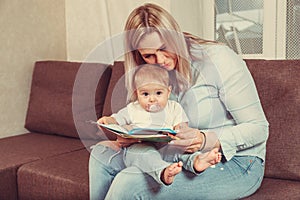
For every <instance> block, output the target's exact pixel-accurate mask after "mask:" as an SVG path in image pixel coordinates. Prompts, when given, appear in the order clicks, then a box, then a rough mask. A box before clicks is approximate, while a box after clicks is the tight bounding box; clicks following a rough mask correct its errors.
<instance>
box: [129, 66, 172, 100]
mask: <svg viewBox="0 0 300 200" xmlns="http://www.w3.org/2000/svg"><path fill="white" fill-rule="evenodd" d="M132 84H133V86H132V88H133V89H134V91H136V90H137V89H138V88H140V87H142V86H144V85H147V84H159V85H162V86H164V87H166V88H168V87H169V86H170V82H169V73H168V71H167V70H166V69H164V68H162V67H160V66H159V65H154V64H144V65H140V66H137V67H136V68H135V71H134V74H133V82H132ZM136 99H137V97H136V94H135V92H133V94H132V98H131V101H135V100H136Z"/></svg>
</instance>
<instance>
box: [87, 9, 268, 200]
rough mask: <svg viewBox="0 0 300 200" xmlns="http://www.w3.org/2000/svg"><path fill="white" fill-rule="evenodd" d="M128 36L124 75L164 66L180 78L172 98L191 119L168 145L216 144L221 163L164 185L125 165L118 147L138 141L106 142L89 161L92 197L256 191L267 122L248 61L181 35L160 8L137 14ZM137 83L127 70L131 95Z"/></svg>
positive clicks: (195, 147) (189, 149)
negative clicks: (140, 68)
mask: <svg viewBox="0 0 300 200" xmlns="http://www.w3.org/2000/svg"><path fill="white" fill-rule="evenodd" d="M125 31H126V33H125V36H126V37H125V48H126V52H127V53H126V55H125V70H126V72H130V71H131V70H132V68H134V67H135V66H138V65H141V64H144V63H148V64H159V65H160V66H161V67H164V68H166V69H167V70H168V71H169V72H170V74H173V75H174V76H173V77H175V80H174V81H173V82H172V88H173V96H172V99H174V100H177V101H178V102H179V103H180V104H181V105H182V106H183V108H184V110H185V111H186V114H187V115H188V117H189V120H190V122H189V127H186V128H183V129H180V130H179V132H178V134H177V136H178V137H179V138H180V140H174V141H172V142H171V143H170V144H169V145H168V148H183V149H184V151H185V153H193V152H196V151H199V150H206V151H209V150H211V149H212V148H215V147H217V148H219V149H220V152H222V154H223V162H221V163H219V164H217V165H215V167H214V168H208V169H206V170H205V171H204V172H202V173H199V175H197V176H195V175H193V174H191V173H189V172H187V171H185V170H183V172H182V173H180V174H178V175H177V176H176V179H175V180H174V182H173V184H172V185H170V186H164V187H163V186H161V185H158V184H156V183H155V181H154V180H153V179H151V177H149V176H147V175H145V174H143V173H141V170H139V169H138V168H136V167H129V168H125V166H124V163H123V160H122V154H120V153H117V151H118V150H117V149H116V146H129V145H130V144H132V143H134V142H136V141H134V140H121V139H118V140H117V141H116V142H115V143H110V142H102V144H99V145H96V146H95V147H94V148H93V150H92V152H91V156H90V163H89V165H90V166H89V167H90V168H89V170H90V171H89V172H90V198H91V199H104V198H106V199H238V198H242V197H246V196H249V195H251V194H253V193H254V192H255V191H256V190H257V189H258V188H259V186H260V184H261V182H262V178H263V174H264V160H265V150H266V140H267V138H268V122H267V120H266V118H265V115H264V113H263V110H262V107H261V104H260V101H259V97H258V94H257V91H256V88H255V85H254V82H253V79H252V77H251V75H250V73H249V71H248V70H247V67H246V65H245V63H244V62H243V60H242V59H241V58H240V57H239V56H237V55H236V54H235V53H234V52H233V51H232V50H230V49H229V48H228V47H226V46H225V45H221V44H217V43H215V42H211V41H205V40H201V39H199V38H197V37H195V36H192V35H190V34H187V33H182V32H181V31H180V28H179V26H178V25H177V23H176V21H175V20H174V18H173V17H172V16H171V15H170V14H169V13H168V12H167V11H165V10H164V9H162V8H161V7H159V6H157V5H154V4H145V5H143V6H140V7H138V8H136V9H135V10H133V11H132V13H131V14H130V15H129V17H128V19H127V23H126V26H125ZM175 72H176V73H175ZM185 83H187V84H185ZM131 84H132V83H131V76H130V73H128V74H127V77H126V87H127V89H128V94H129V95H130V94H131V93H132V88H131V87H130V86H131ZM203 133H204V134H203ZM111 144H115V146H114V145H111ZM121 151H122V150H121ZM116 153H117V154H116ZM165 159H166V160H168V158H167V157H165ZM108 161H109V162H108ZM174 161H175V160H174Z"/></svg>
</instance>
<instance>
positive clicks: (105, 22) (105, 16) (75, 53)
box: [66, 0, 171, 61]
mask: <svg viewBox="0 0 300 200" xmlns="http://www.w3.org/2000/svg"><path fill="white" fill-rule="evenodd" d="M146 2H149V3H150V2H151V3H156V4H158V5H160V6H162V7H164V8H165V9H166V10H168V11H169V10H170V2H171V0H165V1H161V0H152V1H149V0H148V1H146V0H122V1H120V0H89V1H85V0H66V27H67V30H66V33H67V52H68V53H67V54H68V60H72V61H78V60H85V59H86V58H87V57H88V55H89V54H90V53H91V51H93V49H94V48H95V47H96V46H97V45H99V44H101V43H102V42H103V41H104V40H105V39H108V38H110V37H111V36H115V35H117V34H120V33H122V31H123V29H124V26H125V22H126V19H127V17H128V15H129V13H130V12H131V11H132V10H133V9H134V8H136V7H138V6H140V5H142V4H143V3H146Z"/></svg>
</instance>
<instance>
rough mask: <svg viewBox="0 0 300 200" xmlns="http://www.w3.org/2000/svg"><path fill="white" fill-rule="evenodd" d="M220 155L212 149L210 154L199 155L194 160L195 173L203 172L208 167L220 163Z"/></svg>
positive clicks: (216, 149)
mask: <svg viewBox="0 0 300 200" xmlns="http://www.w3.org/2000/svg"><path fill="white" fill-rule="evenodd" d="M221 157H222V156H221V153H220V152H218V148H214V149H213V150H211V151H210V152H207V153H204V154H199V155H197V156H196V157H195V160H194V169H195V170H196V171H197V172H201V171H204V170H205V169H207V168H208V167H210V166H212V165H215V164H217V163H219V162H220V161H221Z"/></svg>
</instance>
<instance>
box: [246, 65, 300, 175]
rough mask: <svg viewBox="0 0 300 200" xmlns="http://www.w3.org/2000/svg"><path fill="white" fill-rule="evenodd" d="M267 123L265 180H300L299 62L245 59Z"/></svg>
mask: <svg viewBox="0 0 300 200" xmlns="http://www.w3.org/2000/svg"><path fill="white" fill-rule="evenodd" d="M247 64H248V67H249V69H250V72H251V73H252V75H253V78H254V80H255V83H256V86H257V90H258V93H259V96H260V100H261V102H262V106H263V108H264V111H265V114H266V116H267V119H268V121H269V124H270V129H269V139H268V141H267V155H266V173H265V176H266V177H274V178H282V179H291V180H300V154H299V152H300V146H299V144H300V137H299V130H300V123H299V122H300V115H299V113H300V106H299V105H300V87H299V77H300V60H247Z"/></svg>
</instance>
